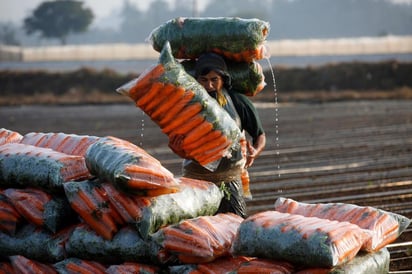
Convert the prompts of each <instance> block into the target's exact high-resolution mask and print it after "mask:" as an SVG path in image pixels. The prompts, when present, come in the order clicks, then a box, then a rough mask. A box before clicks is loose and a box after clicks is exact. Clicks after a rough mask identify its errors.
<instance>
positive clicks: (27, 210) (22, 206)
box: [15, 200, 44, 226]
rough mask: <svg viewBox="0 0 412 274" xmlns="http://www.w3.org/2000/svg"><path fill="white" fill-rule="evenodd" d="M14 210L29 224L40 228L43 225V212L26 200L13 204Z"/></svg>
mask: <svg viewBox="0 0 412 274" xmlns="http://www.w3.org/2000/svg"><path fill="white" fill-rule="evenodd" d="M15 207H16V209H17V210H18V212H19V213H20V214H21V215H22V216H24V218H25V219H27V220H28V221H29V222H31V223H33V224H35V225H38V226H42V225H43V224H44V220H43V211H40V210H39V209H37V208H35V207H34V206H33V205H32V204H31V203H29V202H28V201H27V200H22V201H19V202H17V203H16V204H15Z"/></svg>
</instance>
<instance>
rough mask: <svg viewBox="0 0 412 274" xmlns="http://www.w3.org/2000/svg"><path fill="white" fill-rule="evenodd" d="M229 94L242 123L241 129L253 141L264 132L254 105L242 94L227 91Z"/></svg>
mask: <svg viewBox="0 0 412 274" xmlns="http://www.w3.org/2000/svg"><path fill="white" fill-rule="evenodd" d="M229 95H230V98H232V101H233V104H234V105H235V108H236V111H237V113H238V114H239V117H240V120H241V124H242V128H241V130H245V131H246V132H247V133H248V134H249V135H250V136H251V137H252V139H253V142H255V141H256V138H257V137H258V136H259V135H261V134H263V133H264V129H263V127H262V122H261V120H260V118H259V114H258V112H257V110H256V108H255V106H254V105H253V103H252V102H251V101H250V100H249V98H247V96H246V95H244V94H241V93H239V92H236V91H229Z"/></svg>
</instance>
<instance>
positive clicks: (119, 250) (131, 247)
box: [66, 224, 157, 264]
mask: <svg viewBox="0 0 412 274" xmlns="http://www.w3.org/2000/svg"><path fill="white" fill-rule="evenodd" d="M150 248H151V246H150V243H149V242H148V241H144V240H143V239H142V238H141V237H140V236H139V233H138V232H137V231H136V229H134V228H132V227H130V226H124V227H122V228H120V229H119V231H118V232H117V233H116V234H115V235H114V237H113V238H112V239H111V240H107V239H104V238H103V237H101V236H100V235H98V234H97V233H96V232H95V231H94V230H93V229H91V228H90V227H89V226H88V225H86V224H79V225H77V226H76V228H75V229H74V231H73V233H72V234H71V235H70V238H69V240H68V242H67V244H66V251H67V254H68V256H69V257H76V258H79V259H83V260H93V261H97V262H101V263H105V264H119V263H122V262H156V260H157V258H156V257H153V258H152V257H151V254H152V252H151V250H150Z"/></svg>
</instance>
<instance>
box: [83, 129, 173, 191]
mask: <svg viewBox="0 0 412 274" xmlns="http://www.w3.org/2000/svg"><path fill="white" fill-rule="evenodd" d="M85 159H86V165H87V167H88V168H89V170H90V172H91V173H92V174H93V175H95V176H97V177H98V178H99V179H101V180H102V181H107V182H110V183H112V184H113V185H114V186H115V187H117V188H118V189H121V190H123V191H125V192H128V193H133V194H139V195H142V196H157V195H161V194H167V193H174V192H177V191H179V188H178V186H179V185H178V183H177V181H176V179H175V178H174V175H173V174H172V173H171V172H170V171H169V170H168V169H166V168H165V167H164V166H163V165H162V164H161V163H160V162H159V161H158V160H157V159H156V158H154V157H153V156H151V155H150V154H149V153H147V152H146V151H145V150H144V149H142V148H140V147H138V146H136V145H135V144H133V143H131V142H128V141H126V140H122V139H119V138H116V137H112V136H108V137H102V138H100V139H99V140H98V141H96V142H95V143H93V144H92V145H90V147H89V148H88V150H87V151H86V154H85Z"/></svg>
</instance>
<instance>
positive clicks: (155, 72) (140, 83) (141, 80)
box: [129, 64, 165, 101]
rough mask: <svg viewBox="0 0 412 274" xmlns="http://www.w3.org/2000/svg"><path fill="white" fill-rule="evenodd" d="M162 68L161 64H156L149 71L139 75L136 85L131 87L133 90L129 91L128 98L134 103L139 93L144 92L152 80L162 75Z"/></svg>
mask: <svg viewBox="0 0 412 274" xmlns="http://www.w3.org/2000/svg"><path fill="white" fill-rule="evenodd" d="M164 71H165V70H164V67H163V65H162V64H157V65H156V66H155V67H153V68H152V69H151V70H149V71H147V72H146V73H144V74H141V75H140V76H139V77H138V78H137V82H136V84H135V85H134V86H133V88H132V89H131V90H130V91H129V96H130V97H131V98H132V99H133V100H134V101H136V100H137V99H136V98H138V97H140V96H141V95H140V92H141V91H142V90H145V88H146V87H147V86H148V85H150V84H151V83H152V81H153V79H156V78H158V77H159V76H160V75H162V74H163V73H164Z"/></svg>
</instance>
